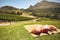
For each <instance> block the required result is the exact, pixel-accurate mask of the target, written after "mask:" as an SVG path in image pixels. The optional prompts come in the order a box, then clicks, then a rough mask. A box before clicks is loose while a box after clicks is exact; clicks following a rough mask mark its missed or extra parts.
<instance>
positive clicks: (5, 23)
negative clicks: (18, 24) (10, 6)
mask: <svg viewBox="0 0 60 40" xmlns="http://www.w3.org/2000/svg"><path fill="white" fill-rule="evenodd" d="M14 23H15V22H2V23H0V26H7V25H11V24H14Z"/></svg>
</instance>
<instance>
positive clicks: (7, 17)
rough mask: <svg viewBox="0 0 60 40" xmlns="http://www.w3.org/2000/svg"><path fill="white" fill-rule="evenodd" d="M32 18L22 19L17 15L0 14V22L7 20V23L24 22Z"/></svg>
mask: <svg viewBox="0 0 60 40" xmlns="http://www.w3.org/2000/svg"><path fill="white" fill-rule="evenodd" d="M31 19H33V18H29V17H23V16H19V15H11V14H3V13H0V20H8V21H26V20H31Z"/></svg>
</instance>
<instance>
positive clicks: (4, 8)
mask: <svg viewBox="0 0 60 40" xmlns="http://www.w3.org/2000/svg"><path fill="white" fill-rule="evenodd" d="M0 10H18V8H15V7H12V6H2V7H1V8H0Z"/></svg>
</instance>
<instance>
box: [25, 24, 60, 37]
mask: <svg viewBox="0 0 60 40" xmlns="http://www.w3.org/2000/svg"><path fill="white" fill-rule="evenodd" d="M38 26H41V25H40V24H34V25H25V26H24V28H25V29H26V30H27V31H28V32H29V33H30V32H31V30H32V29H34V28H37V27H38ZM59 32H60V30H59V29H57V31H53V32H50V31H49V32H48V33H49V34H50V35H51V34H52V33H54V34H56V33H59ZM31 35H32V36H33V37H38V35H35V34H32V33H31ZM45 35H48V34H46V33H41V34H40V36H45Z"/></svg>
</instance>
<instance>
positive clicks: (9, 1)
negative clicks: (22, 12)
mask: <svg viewBox="0 0 60 40" xmlns="http://www.w3.org/2000/svg"><path fill="white" fill-rule="evenodd" d="M41 1H42V0H0V7H2V6H13V7H16V8H19V9H21V8H24V9H26V8H28V7H29V6H30V5H35V4H36V3H38V2H41ZM47 1H52V2H58V3H60V0H47Z"/></svg>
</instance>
